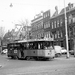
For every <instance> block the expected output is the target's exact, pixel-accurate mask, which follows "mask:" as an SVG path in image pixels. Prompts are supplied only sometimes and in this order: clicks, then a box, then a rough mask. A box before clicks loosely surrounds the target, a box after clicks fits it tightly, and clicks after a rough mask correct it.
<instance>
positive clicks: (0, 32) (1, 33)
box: [0, 27, 5, 52]
mask: <svg viewBox="0 0 75 75" xmlns="http://www.w3.org/2000/svg"><path fill="white" fill-rule="evenodd" d="M4 34H5V33H4V27H0V52H1V51H2V46H3V41H2V40H3V37H4Z"/></svg>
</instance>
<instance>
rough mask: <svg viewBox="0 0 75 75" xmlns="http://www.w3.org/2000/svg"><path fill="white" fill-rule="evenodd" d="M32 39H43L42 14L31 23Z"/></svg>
mask: <svg viewBox="0 0 75 75" xmlns="http://www.w3.org/2000/svg"><path fill="white" fill-rule="evenodd" d="M31 26H32V29H31V32H32V39H40V38H43V37H44V33H43V32H44V29H43V13H40V14H38V15H37V16H36V17H35V18H34V19H33V20H32V23H31Z"/></svg>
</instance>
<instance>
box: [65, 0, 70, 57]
mask: <svg viewBox="0 0 75 75" xmlns="http://www.w3.org/2000/svg"><path fill="white" fill-rule="evenodd" d="M64 14H65V32H66V48H67V56H66V58H69V48H68V30H67V17H66V7H65V0H64Z"/></svg>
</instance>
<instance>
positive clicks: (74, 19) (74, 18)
mask: <svg viewBox="0 0 75 75" xmlns="http://www.w3.org/2000/svg"><path fill="white" fill-rule="evenodd" d="M73 23H75V15H73Z"/></svg>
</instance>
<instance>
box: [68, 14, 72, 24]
mask: <svg viewBox="0 0 75 75" xmlns="http://www.w3.org/2000/svg"><path fill="white" fill-rule="evenodd" d="M71 23H72V14H70V15H69V24H71Z"/></svg>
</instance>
